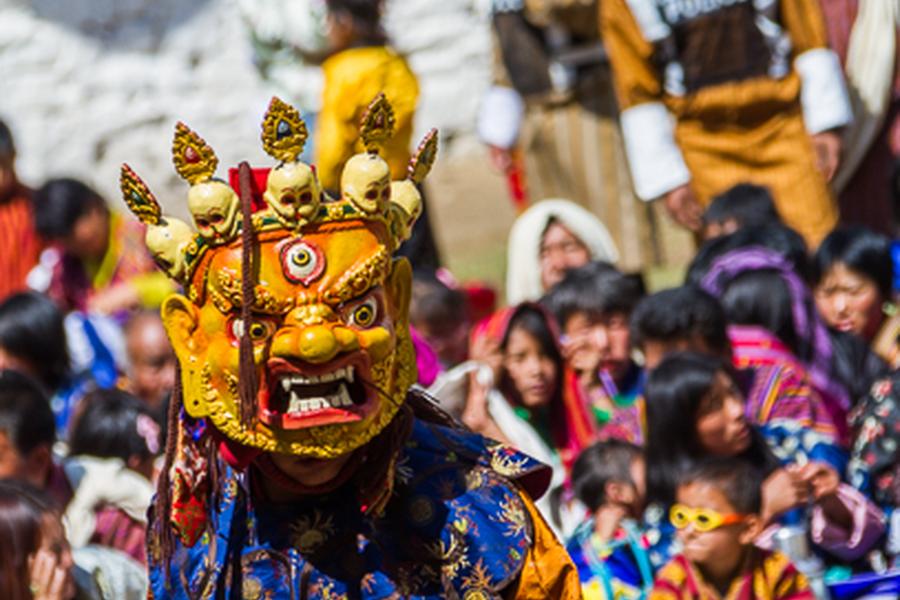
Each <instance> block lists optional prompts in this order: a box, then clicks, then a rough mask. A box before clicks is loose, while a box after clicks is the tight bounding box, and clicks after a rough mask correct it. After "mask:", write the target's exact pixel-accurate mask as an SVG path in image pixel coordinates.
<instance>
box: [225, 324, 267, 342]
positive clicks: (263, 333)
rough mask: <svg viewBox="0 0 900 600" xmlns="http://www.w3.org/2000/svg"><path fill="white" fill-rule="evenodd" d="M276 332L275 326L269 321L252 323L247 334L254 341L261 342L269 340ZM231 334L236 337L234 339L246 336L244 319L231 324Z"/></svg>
mask: <svg viewBox="0 0 900 600" xmlns="http://www.w3.org/2000/svg"><path fill="white" fill-rule="evenodd" d="M274 330H275V326H274V325H273V324H272V323H270V322H268V321H251V322H250V327H249V329H248V330H247V333H248V334H249V335H250V339H251V340H252V341H254V342H261V341H263V340H266V339H268V337H269V336H270V335H272V332H273V331H274ZM231 334H232V335H233V336H234V339H236V340H240V339H241V337H242V336H243V335H244V321H243V319H235V320H234V321H232V322H231Z"/></svg>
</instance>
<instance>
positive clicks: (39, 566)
mask: <svg viewBox="0 0 900 600" xmlns="http://www.w3.org/2000/svg"><path fill="white" fill-rule="evenodd" d="M30 576H31V581H30V585H29V587H30V588H31V593H32V597H33V599H34V600H65V598H66V594H65V592H66V589H67V588H70V587H71V586H68V585H67V583H68V579H69V573H68V572H67V571H66V570H65V569H64V568H62V567H61V566H60V564H59V558H58V557H57V556H56V555H55V554H53V553H52V552H50V551H49V550H45V549H41V550H38V551H37V553H36V554H35V555H34V557H33V559H32V562H31V569H30Z"/></svg>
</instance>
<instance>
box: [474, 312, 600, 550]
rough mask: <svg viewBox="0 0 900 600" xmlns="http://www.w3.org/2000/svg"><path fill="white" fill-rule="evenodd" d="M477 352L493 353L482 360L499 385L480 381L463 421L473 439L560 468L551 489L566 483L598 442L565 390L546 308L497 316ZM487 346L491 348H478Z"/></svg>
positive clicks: (557, 524) (481, 332)
mask: <svg viewBox="0 0 900 600" xmlns="http://www.w3.org/2000/svg"><path fill="white" fill-rule="evenodd" d="M472 338H473V346H476V345H478V346H479V347H481V348H488V349H490V350H489V354H486V355H483V356H478V357H475V358H476V359H478V360H481V361H483V362H484V363H485V364H487V365H489V366H491V367H492V369H491V370H489V371H488V373H491V372H492V373H493V377H488V378H487V379H489V380H490V379H493V381H481V380H480V379H479V378H478V377H473V378H472V380H471V381H470V382H469V395H468V399H467V402H466V407H465V410H464V411H463V414H462V421H463V422H464V423H465V424H466V425H468V426H469V427H471V428H472V429H473V430H474V431H476V432H478V433H481V434H482V435H485V436H486V437H490V438H493V439H496V440H499V441H501V442H505V443H508V444H510V445H512V446H514V447H515V448H517V449H519V450H521V451H522V452H525V453H527V454H529V455H531V456H532V457H534V458H536V459H538V460H540V461H541V462H544V463H546V464H548V465H551V466H552V467H553V481H552V483H551V486H553V487H557V486H560V485H562V483H563V482H564V481H565V479H566V471H565V468H564V465H567V464H571V462H572V461H573V460H574V459H575V457H576V456H577V454H578V452H579V451H580V449H581V448H583V447H584V446H586V445H587V444H588V443H589V442H590V439H591V433H592V432H591V430H590V429H589V426H590V423H589V416H588V415H587V414H586V413H585V412H584V411H583V408H582V407H581V406H580V404H579V402H578V401H577V397H576V396H575V395H574V394H573V392H572V389H571V387H567V386H566V378H565V371H564V364H563V358H562V354H561V353H560V349H559V347H558V346H557V341H556V340H557V333H556V328H555V326H554V324H553V322H552V319H551V317H550V316H549V315H548V314H547V313H546V312H545V311H544V310H543V309H542V308H540V307H539V306H537V305H534V304H527V303H526V304H522V305H520V306H518V307H514V308H507V309H504V310H501V311H500V312H498V313H496V314H495V315H494V316H493V317H491V319H489V320H488V321H485V322H482V323H480V324H479V325H478V326H477V327H476V329H475V331H474V332H473V333H472ZM483 338H487V339H488V340H489V342H490V343H479V342H480V341H481V340H482V339H483ZM550 497H551V494H546V495H544V497H543V498H541V499H540V500H538V502H537V505H538V508H539V509H541V511H542V513H543V514H544V516H545V517H546V518H547V520H548V521H549V522H550V524H551V526H553V527H554V528H555V529H556V530H557V531H561V532H563V533H568V532H569V528H570V525H571V523H568V522H566V523H563V522H562V517H561V516H560V515H557V514H555V511H553V510H552V507H551V503H550Z"/></svg>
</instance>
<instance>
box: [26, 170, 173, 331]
mask: <svg viewBox="0 0 900 600" xmlns="http://www.w3.org/2000/svg"><path fill="white" fill-rule="evenodd" d="M34 206H35V226H36V227H37V230H38V233H40V234H41V236H43V237H44V238H45V239H46V240H47V241H48V242H51V243H53V244H54V245H55V247H54V248H53V249H51V250H48V253H45V255H44V256H42V257H41V264H40V266H39V267H38V269H37V270H36V271H35V272H34V273H33V275H32V276H30V280H29V283H30V284H32V287H34V288H35V289H39V290H42V291H44V290H46V292H47V294H48V295H49V296H50V297H51V298H52V299H53V300H54V301H55V302H56V303H57V304H58V305H59V306H60V308H61V309H62V310H64V311H66V312H68V311H70V310H78V311H91V312H96V313H100V314H108V315H116V314H119V313H122V312H123V311H127V310H130V309H134V308H137V307H139V306H145V307H156V306H159V305H160V304H161V303H162V300H163V299H164V298H165V297H166V296H167V295H168V294H169V293H171V292H172V291H173V290H174V287H173V285H172V284H171V283H170V282H169V280H168V278H167V277H166V274H165V273H163V272H162V271H160V270H159V269H158V268H157V267H156V264H155V263H154V262H153V259H152V258H151V257H150V255H149V254H148V252H147V249H146V248H145V247H144V243H143V241H144V235H143V226H142V225H141V224H140V223H138V222H137V221H133V220H127V219H124V218H122V217H121V216H119V215H118V214H116V213H114V212H112V211H110V210H109V208H108V207H107V206H106V202H105V201H104V200H103V198H102V197H101V196H100V195H99V194H98V193H97V192H95V191H94V190H92V189H91V188H89V187H88V186H87V185H85V184H84V183H82V182H80V181H77V180H75V179H54V180H51V181H48V182H47V183H45V184H44V185H43V186H42V187H41V188H40V189H39V190H38V191H37V192H35V195H34Z"/></svg>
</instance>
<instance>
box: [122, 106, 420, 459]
mask: <svg viewBox="0 0 900 600" xmlns="http://www.w3.org/2000/svg"><path fill="white" fill-rule="evenodd" d="M392 123H393V118H392V114H391V108H390V105H389V104H388V103H387V101H386V100H385V99H384V97H383V96H379V98H377V99H376V100H375V101H374V102H373V104H372V106H370V109H369V111H368V112H367V115H366V117H364V119H363V124H362V130H361V135H362V136H363V140H364V142H365V143H366V148H367V152H366V153H365V154H362V155H358V156H357V157H355V158H354V159H353V164H354V165H357V166H359V165H364V166H365V167H366V168H360V169H357V168H354V169H353V170H352V173H351V177H350V179H351V180H352V185H351V187H352V188H353V189H352V190H347V192H345V193H344V194H342V195H347V196H348V197H346V198H339V199H332V198H329V197H327V196H326V195H325V194H324V193H323V192H322V191H321V190H320V188H319V185H318V182H317V180H316V177H315V170H314V169H313V168H311V167H310V166H309V165H306V164H304V163H302V162H300V161H299V155H300V153H301V152H302V150H303V144H304V143H305V140H306V135H307V133H306V127H305V125H304V124H303V122H302V120H301V119H300V116H299V114H298V113H297V111H296V110H295V109H293V108H292V107H290V106H288V105H286V104H284V103H283V102H281V101H280V100H278V99H277V98H276V99H273V100H272V103H271V104H270V106H269V111H268V112H267V114H266V118H265V121H264V123H263V135H262V139H263V145H264V148H265V149H266V151H267V152H268V153H269V154H270V155H271V156H272V157H273V158H275V159H277V160H279V161H280V164H279V165H278V166H277V167H275V168H274V169H271V170H270V171H268V173H267V174H266V173H264V172H263V171H260V170H257V174H260V175H265V176H266V179H267V181H266V184H265V186H264V190H265V192H264V193H263V194H258V193H257V194H256V198H255V199H256V202H257V204H258V205H260V206H261V207H260V208H259V209H258V210H256V211H253V210H252V209H251V199H250V197H249V196H250V195H252V192H250V188H251V187H252V185H251V184H252V181H251V177H252V174H251V171H250V169H249V167H248V166H247V165H246V164H243V165H242V166H241V169H240V179H241V186H240V187H241V188H242V189H241V190H240V191H241V196H238V195H237V194H235V193H234V190H233V189H232V188H230V187H229V188H228V189H227V190H222V189H220V188H221V187H222V186H224V185H226V184H224V182H221V181H219V180H216V179H214V174H215V167H216V164H217V160H216V158H215V154H214V153H213V152H212V149H211V148H210V147H209V146H208V145H207V144H206V142H205V141H203V140H202V139H201V138H200V137H199V136H198V135H197V134H196V133H194V132H193V131H191V130H190V129H188V128H187V127H186V126H184V125H183V124H179V125H178V127H177V129H176V139H175V143H174V144H173V152H174V157H175V164H176V168H177V169H178V172H179V173H180V174H181V175H182V176H183V177H184V178H185V179H186V180H187V181H188V182H190V183H191V185H192V188H191V192H190V195H189V197H190V198H195V197H203V198H207V199H208V198H210V197H209V196H208V195H204V194H205V193H206V192H207V191H208V189H207V188H210V186H215V188H216V189H215V190H214V191H215V192H216V193H215V194H214V196H215V197H214V198H212V200H210V202H193V201H192V202H190V203H189V208H190V210H191V212H192V216H193V217H194V222H195V224H198V226H199V225H200V220H201V219H207V221H208V222H209V223H208V224H209V228H206V227H204V228H203V229H201V231H199V233H198V234H197V235H194V236H192V237H190V238H189V239H185V237H186V236H185V235H184V234H183V227H182V226H184V225H185V224H184V223H181V222H180V221H177V220H173V219H171V218H168V217H164V216H162V214H161V211H160V208H159V203H158V202H157V201H156V199H155V198H154V197H153V195H152V194H151V193H150V191H149V189H148V188H147V186H146V185H144V183H143V182H142V181H140V179H139V178H138V177H137V175H135V174H134V172H133V171H131V169H129V168H128V167H127V166H123V170H122V189H123V192H124V195H125V200H126V203H127V204H128V205H129V207H130V208H131V209H132V211H133V212H134V213H135V214H136V215H137V216H138V217H139V218H140V219H141V220H142V221H144V222H145V223H147V224H148V235H147V241H148V243H150V244H152V246H153V247H152V248H151V251H152V253H153V255H154V256H155V257H156V258H157V262H159V264H160V266H161V267H162V268H163V269H165V270H166V271H167V272H168V273H169V275H170V276H171V277H173V278H174V279H176V280H178V281H179V282H180V283H181V284H182V285H183V286H184V288H185V292H186V293H185V295H180V294H179V295H173V296H170V297H169V298H168V299H167V300H166V301H165V302H164V304H163V307H162V317H163V322H164V324H165V327H166V330H167V331H168V334H169V337H170V339H171V341H172V345H173V347H174V348H175V352H176V354H177V357H178V361H179V364H180V366H181V378H182V388H183V402H184V409H185V411H186V412H187V413H188V414H189V415H190V416H191V417H193V418H195V419H203V418H205V419H208V421H209V422H210V423H211V424H212V425H213V426H215V428H216V429H217V430H218V431H219V432H221V433H222V434H224V436H226V437H227V438H228V439H230V440H232V441H233V442H237V443H239V444H243V445H245V446H248V447H250V448H255V449H258V450H262V451H268V452H279V453H285V454H293V455H298V456H305V457H314V458H333V457H336V456H340V455H342V454H345V453H347V452H350V451H352V450H354V449H356V448H358V447H360V446H362V445H364V444H366V443H367V442H368V441H370V440H371V439H372V438H373V437H374V436H375V435H377V434H378V433H379V432H381V431H382V430H383V429H384V428H385V426H387V425H388V423H390V422H391V420H392V419H393V418H394V416H395V415H396V413H397V411H398V410H399V408H400V406H401V405H402V403H403V402H404V400H405V397H406V394H407V391H408V390H409V388H410V386H411V385H412V384H413V383H414V382H415V380H416V367H415V356H414V351H413V347H412V342H411V338H410V334H409V320H408V309H409V300H410V288H411V279H412V275H411V269H410V266H409V263H408V262H407V261H406V259H394V258H393V256H392V255H393V252H394V251H395V250H396V249H397V247H398V246H399V245H400V243H402V242H403V240H405V239H406V238H407V237H408V236H409V230H410V228H411V226H412V224H413V222H414V221H415V219H416V218H417V217H418V215H419V213H420V212H421V196H419V194H418V189H417V185H419V184H420V183H421V181H422V179H424V177H425V175H427V173H428V170H429V169H430V167H431V164H432V162H433V160H434V156H435V150H436V145H437V137H436V132H434V131H433V132H431V133H430V134H429V135H428V136H427V137H426V139H425V140H424V141H423V143H422V145H421V146H420V147H419V150H418V152H417V153H416V154H415V156H414V158H413V160H412V161H411V163H410V169H409V180H407V181H405V182H403V183H402V184H401V183H400V182H394V184H393V186H394V187H395V188H397V189H402V190H403V193H402V194H398V200H400V201H401V202H399V203H395V202H392V201H391V200H390V196H391V187H392V184H391V182H390V181H386V180H384V177H383V175H384V174H383V173H382V172H381V170H379V169H377V168H373V169H369V168H368V167H369V166H376V167H377V165H378V164H380V162H383V160H382V159H381V158H380V157H379V156H378V142H379V140H384V139H386V138H387V137H389V135H390V133H391V132H390V131H388V130H386V129H390V127H391V126H392V125H391V124H392ZM351 166H352V165H351ZM398 186H399V187H398ZM369 190H377V191H378V197H377V198H369V197H368V196H369V195H371V194H369V193H368V191H369ZM232 196H233V197H232ZM213 205H214V206H213ZM220 205H221V206H220ZM213 209H215V210H218V211H219V213H221V216H222V217H223V218H222V219H219V220H216V221H215V222H213V220H212V219H208V217H209V216H210V215H212V212H215V210H213ZM219 213H216V214H217V215H218V214H219ZM207 221H204V223H206V222H207ZM165 223H175V224H176V226H175V227H174V228H172V227H171V226H170V227H169V229H172V234H171V235H161V232H163V233H165V232H168V231H169V229H161V227H163V225H164V224H165ZM247 277H249V279H246V280H245V278H247Z"/></svg>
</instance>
